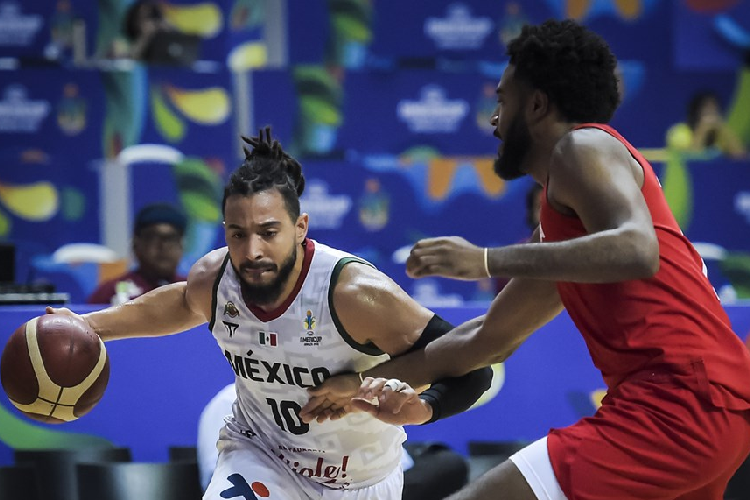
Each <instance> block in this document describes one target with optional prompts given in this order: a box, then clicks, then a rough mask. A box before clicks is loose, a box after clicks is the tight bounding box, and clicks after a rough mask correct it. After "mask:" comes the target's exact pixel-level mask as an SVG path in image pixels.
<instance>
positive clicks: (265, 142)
mask: <svg viewBox="0 0 750 500" xmlns="http://www.w3.org/2000/svg"><path fill="white" fill-rule="evenodd" d="M264 131H265V137H264V136H263V132H264ZM242 140H243V141H245V142H246V143H247V144H249V145H250V146H252V150H248V149H247V148H244V150H245V161H244V162H243V163H242V165H240V167H239V168H238V169H237V170H235V171H234V172H232V176H231V177H230V178H229V182H227V185H226V186H225V187H224V199H223V200H222V202H221V211H222V213H224V209H225V208H226V203H227V198H228V197H230V196H232V195H235V194H239V195H242V196H250V195H253V194H256V193H260V192H262V191H267V190H269V189H276V190H278V191H279V193H281V196H282V197H283V198H284V203H285V204H286V209H287V212H288V213H289V216H290V217H291V218H292V220H293V221H296V220H297V217H299V214H300V207H299V197H300V196H302V192H303V191H304V190H305V176H304V175H302V165H300V164H299V162H298V161H297V160H295V159H294V158H292V157H291V156H289V154H288V153H287V152H285V151H284V150H283V149H282V147H281V144H279V141H277V140H274V139H271V127H266V128H265V129H263V130H261V131H260V133H259V134H258V137H249V138H248V137H244V136H243V137H242Z"/></svg>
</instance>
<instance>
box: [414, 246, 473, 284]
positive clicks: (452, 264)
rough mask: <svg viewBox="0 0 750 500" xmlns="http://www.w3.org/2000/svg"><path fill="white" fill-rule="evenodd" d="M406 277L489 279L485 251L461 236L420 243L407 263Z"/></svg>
mask: <svg viewBox="0 0 750 500" xmlns="http://www.w3.org/2000/svg"><path fill="white" fill-rule="evenodd" d="M406 274H408V275H409V276H410V277H411V278H424V277H426V276H442V277H444V278H455V279H462V280H478V279H482V278H486V277H487V272H486V271H485V269H484V249H483V248H480V247H478V246H476V245H473V244H471V243H469V242H468V241H466V240H465V239H463V238H461V237H459V236H441V237H439V238H427V239H424V240H419V241H418V242H417V243H415V244H414V247H413V248H412V249H411V252H410V253H409V257H408V258H407V259H406Z"/></svg>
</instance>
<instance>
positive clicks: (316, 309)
mask: <svg viewBox="0 0 750 500" xmlns="http://www.w3.org/2000/svg"><path fill="white" fill-rule="evenodd" d="M351 261H358V262H364V261H361V260H360V259H358V258H356V257H354V256H352V255H350V254H348V253H346V252H342V251H339V250H335V249H333V248H330V247H328V246H326V245H323V244H321V243H318V242H315V241H313V240H310V239H308V240H306V244H305V255H304V261H303V267H302V272H301V273H300V277H299V279H298V280H297V284H296V286H295V288H294V291H293V292H292V293H291V294H290V296H289V298H288V299H287V300H286V301H285V303H284V304H282V305H281V306H280V307H279V308H278V309H277V310H275V311H271V312H270V313H269V312H265V311H263V310H260V309H258V308H257V307H253V306H252V305H250V306H248V305H247V304H246V303H245V301H244V300H243V298H242V293H241V291H240V283H239V279H238V277H237V274H236V273H235V271H234V268H233V267H232V265H231V263H230V262H229V254H228V252H227V256H226V258H225V260H224V264H223V265H222V267H221V270H220V271H219V275H218V277H217V281H216V284H215V286H214V295H213V300H214V301H213V312H212V314H213V316H212V318H211V323H210V329H211V333H212V334H213V336H214V337H215V338H216V340H217V342H218V343H219V346H220V347H221V349H222V351H223V352H224V356H225V357H226V358H227V361H229V364H230V365H231V366H232V369H233V370H234V372H235V375H236V377H235V380H236V388H237V401H236V403H235V405H234V418H235V420H236V421H237V424H239V425H240V426H241V427H243V428H246V430H247V435H248V437H252V438H253V439H258V440H261V441H262V442H263V443H264V446H265V447H266V448H267V449H268V450H269V452H270V453H273V454H274V455H276V456H277V457H279V458H280V459H281V460H282V461H283V462H285V463H286V464H287V465H288V467H289V468H290V469H291V470H293V471H294V472H296V473H297V474H300V475H302V476H303V477H307V478H309V479H310V480H312V481H316V482H318V483H321V484H325V485H327V486H329V487H331V488H349V487H355V488H359V487H364V486H368V485H370V484H374V483H376V482H378V481H379V480H381V479H383V478H384V477H386V476H388V474H389V473H391V472H392V471H393V470H394V469H395V468H396V467H398V466H399V462H400V460H401V443H402V442H403V441H404V440H405V439H406V434H405V433H404V430H403V428H401V427H399V426H393V425H388V424H384V423H383V422H380V421H379V420H377V419H375V418H373V417H372V416H370V415H369V414H367V413H353V414H350V415H347V416H346V417H344V418H343V419H340V420H336V421H326V422H324V423H322V424H319V423H317V422H311V423H310V424H305V423H303V422H302V421H301V420H300V418H299V411H300V410H301V408H302V406H304V405H305V403H307V401H308V399H309V395H308V393H307V391H306V389H307V388H308V387H313V386H316V385H319V384H320V383H322V382H323V381H324V380H325V379H326V378H328V377H329V376H331V375H334V374H337V373H341V372H353V371H362V370H366V369H368V368H370V367H372V366H374V365H376V364H379V363H382V362H383V361H386V360H387V359H388V355H387V354H384V353H383V352H382V351H380V350H379V349H378V348H377V347H376V346H374V345H373V344H368V345H361V344H358V343H356V342H355V341H354V340H353V339H352V338H351V337H349V335H348V334H347V333H346V331H344V329H343V327H342V326H341V324H340V323H339V321H338V319H337V316H336V314H335V311H333V310H332V308H331V300H332V289H333V286H334V285H335V283H336V279H337V277H338V274H339V272H340V270H341V269H342V268H343V266H344V265H346V264H348V263H349V262H351Z"/></svg>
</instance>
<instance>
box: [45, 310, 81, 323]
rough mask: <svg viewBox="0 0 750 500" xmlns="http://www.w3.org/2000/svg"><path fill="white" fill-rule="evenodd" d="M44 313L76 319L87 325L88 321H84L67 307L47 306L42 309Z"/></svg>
mask: <svg viewBox="0 0 750 500" xmlns="http://www.w3.org/2000/svg"><path fill="white" fill-rule="evenodd" d="M44 312H45V313H47V314H62V315H64V316H73V317H74V318H78V319H80V320H81V321H83V322H85V323H88V321H86V318H84V317H83V316H81V315H80V314H76V313H74V312H73V311H71V310H70V309H68V308H67V307H51V306H47V307H45V308H44Z"/></svg>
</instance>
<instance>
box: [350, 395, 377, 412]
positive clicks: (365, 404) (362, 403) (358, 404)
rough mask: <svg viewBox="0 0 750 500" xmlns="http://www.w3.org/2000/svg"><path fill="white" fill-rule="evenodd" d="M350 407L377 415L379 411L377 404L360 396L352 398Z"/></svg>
mask: <svg viewBox="0 0 750 500" xmlns="http://www.w3.org/2000/svg"><path fill="white" fill-rule="evenodd" d="M352 407H353V408H354V409H355V410H357V411H364V412H367V413H369V414H370V415H374V416H377V415H378V413H380V408H379V407H378V406H377V405H374V404H372V403H370V401H369V400H366V399H362V398H354V399H352Z"/></svg>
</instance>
